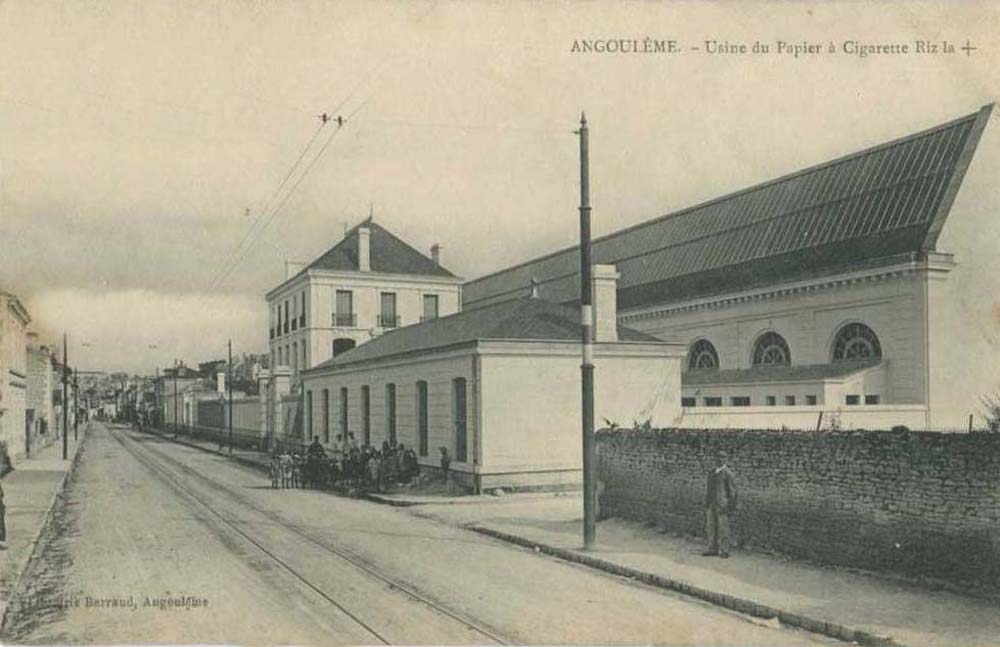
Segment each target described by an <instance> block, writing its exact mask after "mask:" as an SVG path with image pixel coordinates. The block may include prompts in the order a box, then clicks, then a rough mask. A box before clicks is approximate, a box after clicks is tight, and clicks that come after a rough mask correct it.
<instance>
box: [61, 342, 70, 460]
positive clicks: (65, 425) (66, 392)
mask: <svg viewBox="0 0 1000 647" xmlns="http://www.w3.org/2000/svg"><path fill="white" fill-rule="evenodd" d="M68 359H69V355H68V354H67V350H66V333H63V365H62V385H63V388H62V410H63V411H62V414H63V452H62V456H63V460H67V459H68V458H69V417H68V416H69V411H68V409H69V386H68V385H67V384H66V381H67V375H66V373H67V371H68V370H69V368H68V367H69V364H68V363H67V361H66V360H68Z"/></svg>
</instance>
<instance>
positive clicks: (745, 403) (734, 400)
mask: <svg viewBox="0 0 1000 647" xmlns="http://www.w3.org/2000/svg"><path fill="white" fill-rule="evenodd" d="M729 404H730V406H733V407H749V406H750V396H748V395H734V396H733V397H731V398H729Z"/></svg>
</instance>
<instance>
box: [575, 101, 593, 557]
mask: <svg viewBox="0 0 1000 647" xmlns="http://www.w3.org/2000/svg"><path fill="white" fill-rule="evenodd" d="M577 133H578V134H579V135H580V330H581V331H582V333H581V340H580V341H581V342H582V343H583V364H581V365H580V373H581V377H582V378H583V379H582V382H583V411H582V413H583V416H582V417H583V547H584V549H585V550H590V549H592V548H593V547H594V533H595V521H596V518H595V517H596V514H595V512H596V505H595V503H596V501H595V499H596V495H597V488H596V487H595V486H596V484H597V479H596V478H595V476H596V475H595V473H594V472H595V467H596V462H597V461H596V459H597V456H596V453H595V451H594V329H593V326H594V313H593V306H592V303H593V286H592V285H591V281H590V266H591V260H590V153H589V131H588V129H587V116H586V115H585V114H583V113H580V130H578V131H577Z"/></svg>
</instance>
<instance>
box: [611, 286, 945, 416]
mask: <svg viewBox="0 0 1000 647" xmlns="http://www.w3.org/2000/svg"><path fill="white" fill-rule="evenodd" d="M924 282H925V279H924V275H923V274H909V275H903V276H896V277H891V278H889V279H885V280H877V281H862V282H858V283H853V284H850V285H845V286H840V287H834V288H825V289H818V290H815V291H812V292H804V293H798V294H788V295H784V296H778V297H774V298H767V299H756V300H750V301H744V302H741V303H735V304H729V305H724V306H719V307H711V308H703V309H696V310H689V311H679V312H672V313H668V314H664V315H657V316H653V317H641V318H637V317H632V316H629V313H625V315H624V316H623V317H622V318H621V320H622V323H623V324H624V325H627V326H630V327H632V328H635V329H637V330H641V331H643V332H646V333H648V334H651V335H654V336H656V337H659V338H661V339H673V340H677V341H680V342H683V343H684V344H685V345H686V346H690V344H691V343H693V342H694V341H696V340H697V339H701V338H705V339H708V340H709V341H710V342H712V344H713V345H714V346H715V348H716V351H717V352H718V354H719V363H720V366H721V368H723V369H732V368H749V367H750V366H751V357H752V352H753V344H754V342H755V340H756V339H757V338H758V337H759V336H760V335H761V334H763V333H764V332H766V331H770V330H773V331H775V332H777V333H778V334H780V335H782V336H783V337H784V338H785V341H786V342H787V343H788V346H789V350H790V351H791V355H792V363H793V364H798V365H806V364H826V363H828V362H829V361H830V358H831V352H832V344H833V339H834V336H835V335H836V332H837V331H838V330H839V329H840V328H841V327H842V326H844V325H846V324H848V323H852V322H861V323H864V324H865V325H867V326H869V327H870V328H872V330H874V331H875V334H876V335H877V336H878V338H879V342H880V343H881V345H882V355H883V357H884V358H885V359H887V360H889V361H888V366H887V372H886V377H885V380H886V381H885V386H884V390H885V396H884V401H885V402H892V403H899V404H922V403H924V402H925V395H924V388H925V383H926V381H925V376H926V360H925V355H924V353H923V349H924V344H923V337H924V330H925V324H924V322H925V315H924V313H925V309H924V297H923V285H924ZM685 368H686V366H685ZM727 401H728V399H727Z"/></svg>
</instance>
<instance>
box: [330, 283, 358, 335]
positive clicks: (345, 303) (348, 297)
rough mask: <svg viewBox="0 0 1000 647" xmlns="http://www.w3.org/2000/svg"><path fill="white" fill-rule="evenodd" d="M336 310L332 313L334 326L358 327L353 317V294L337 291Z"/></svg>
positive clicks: (346, 291)
mask: <svg viewBox="0 0 1000 647" xmlns="http://www.w3.org/2000/svg"><path fill="white" fill-rule="evenodd" d="M335 298H336V310H335V311H334V313H333V325H334V326H348V327H351V328H353V327H355V326H357V325H358V322H357V319H356V318H355V316H354V293H353V292H351V291H350V290H337V296H336V297H335Z"/></svg>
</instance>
